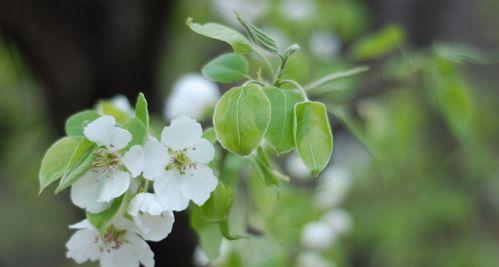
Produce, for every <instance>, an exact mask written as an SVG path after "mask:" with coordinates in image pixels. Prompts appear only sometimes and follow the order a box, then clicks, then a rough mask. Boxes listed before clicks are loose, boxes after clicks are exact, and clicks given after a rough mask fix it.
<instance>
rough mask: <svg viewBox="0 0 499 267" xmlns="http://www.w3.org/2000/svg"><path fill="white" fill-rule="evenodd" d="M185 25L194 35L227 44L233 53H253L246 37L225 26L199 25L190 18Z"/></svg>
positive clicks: (214, 24) (216, 24) (213, 24)
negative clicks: (197, 34)
mask: <svg viewBox="0 0 499 267" xmlns="http://www.w3.org/2000/svg"><path fill="white" fill-rule="evenodd" d="M187 25H188V26H189V27H190V28H191V29H192V30H193V31H195V32H196V33H199V34H201V35H204V36H206V37H209V38H213V39H216V40H220V41H224V42H226V43H228V44H229V45H230V46H231V47H232V49H234V52H236V53H238V54H246V53H249V52H251V51H253V46H252V45H251V43H250V42H249V41H248V39H246V37H244V36H243V35H242V34H240V33H239V32H237V31H235V30H233V29H231V28H229V27H227V26H224V25H221V24H218V23H206V24H204V25H201V24H198V23H195V22H193V20H192V18H189V19H188V20H187Z"/></svg>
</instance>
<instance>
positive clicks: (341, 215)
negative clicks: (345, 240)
mask: <svg viewBox="0 0 499 267" xmlns="http://www.w3.org/2000/svg"><path fill="white" fill-rule="evenodd" d="M351 224H352V219H351V217H350V215H349V214H348V213H347V212H346V211H344V210H340V209H337V210H332V211H330V212H328V213H327V214H326V215H325V216H324V218H322V219H321V220H319V221H314V222H311V223H308V224H306V225H305V226H304V228H303V231H302V235H301V242H302V244H303V245H304V246H305V247H306V248H309V249H314V250H325V249H327V248H329V247H330V246H331V245H333V244H334V242H335V241H336V240H337V239H338V237H340V236H341V235H343V234H345V233H346V232H348V231H349V230H350V228H351Z"/></svg>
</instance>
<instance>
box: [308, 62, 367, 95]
mask: <svg viewBox="0 0 499 267" xmlns="http://www.w3.org/2000/svg"><path fill="white" fill-rule="evenodd" d="M368 70H369V67H367V66H362V67H357V68H353V69H350V70H346V71H341V72H336V73H332V74H329V75H327V76H324V77H322V78H320V79H318V80H316V81H313V82H311V83H310V84H308V85H306V86H305V91H310V90H312V89H314V88H317V87H319V86H321V85H324V84H327V83H330V82H332V81H335V80H339V79H343V78H347V77H350V76H352V75H355V74H359V73H362V72H366V71H368Z"/></svg>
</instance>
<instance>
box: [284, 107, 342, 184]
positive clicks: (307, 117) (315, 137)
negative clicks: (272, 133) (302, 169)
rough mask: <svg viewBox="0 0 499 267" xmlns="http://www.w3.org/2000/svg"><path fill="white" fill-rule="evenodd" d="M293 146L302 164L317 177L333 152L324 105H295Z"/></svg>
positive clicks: (331, 135) (331, 136)
mask: <svg viewBox="0 0 499 267" xmlns="http://www.w3.org/2000/svg"><path fill="white" fill-rule="evenodd" d="M293 132H294V136H295V145H296V149H297V150H298V153H299V154H300V156H301V158H302V160H303V162H304V163H305V165H306V166H307V167H308V169H309V170H310V171H311V172H312V176H317V175H319V173H321V171H322V170H324V168H326V166H327V164H328V162H329V159H330V158H331V154H332V152H333V134H332V133H331V126H330V125H329V120H328V117H327V111H326V107H325V106H324V104H322V103H320V102H303V103H298V104H296V105H295V114H294V131H293Z"/></svg>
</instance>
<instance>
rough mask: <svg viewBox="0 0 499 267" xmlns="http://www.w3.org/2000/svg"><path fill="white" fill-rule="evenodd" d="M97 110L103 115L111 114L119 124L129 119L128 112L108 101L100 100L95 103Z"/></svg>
mask: <svg viewBox="0 0 499 267" xmlns="http://www.w3.org/2000/svg"><path fill="white" fill-rule="evenodd" d="M97 110H98V111H99V112H100V113H102V114H104V115H109V116H113V117H114V118H115V119H116V121H117V122H118V124H120V125H123V124H125V123H126V122H127V121H128V119H130V116H129V115H128V114H126V113H124V112H123V111H121V110H120V109H118V108H117V107H116V106H114V105H113V104H112V103H111V102H109V101H101V102H100V103H99V104H98V105H97Z"/></svg>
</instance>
